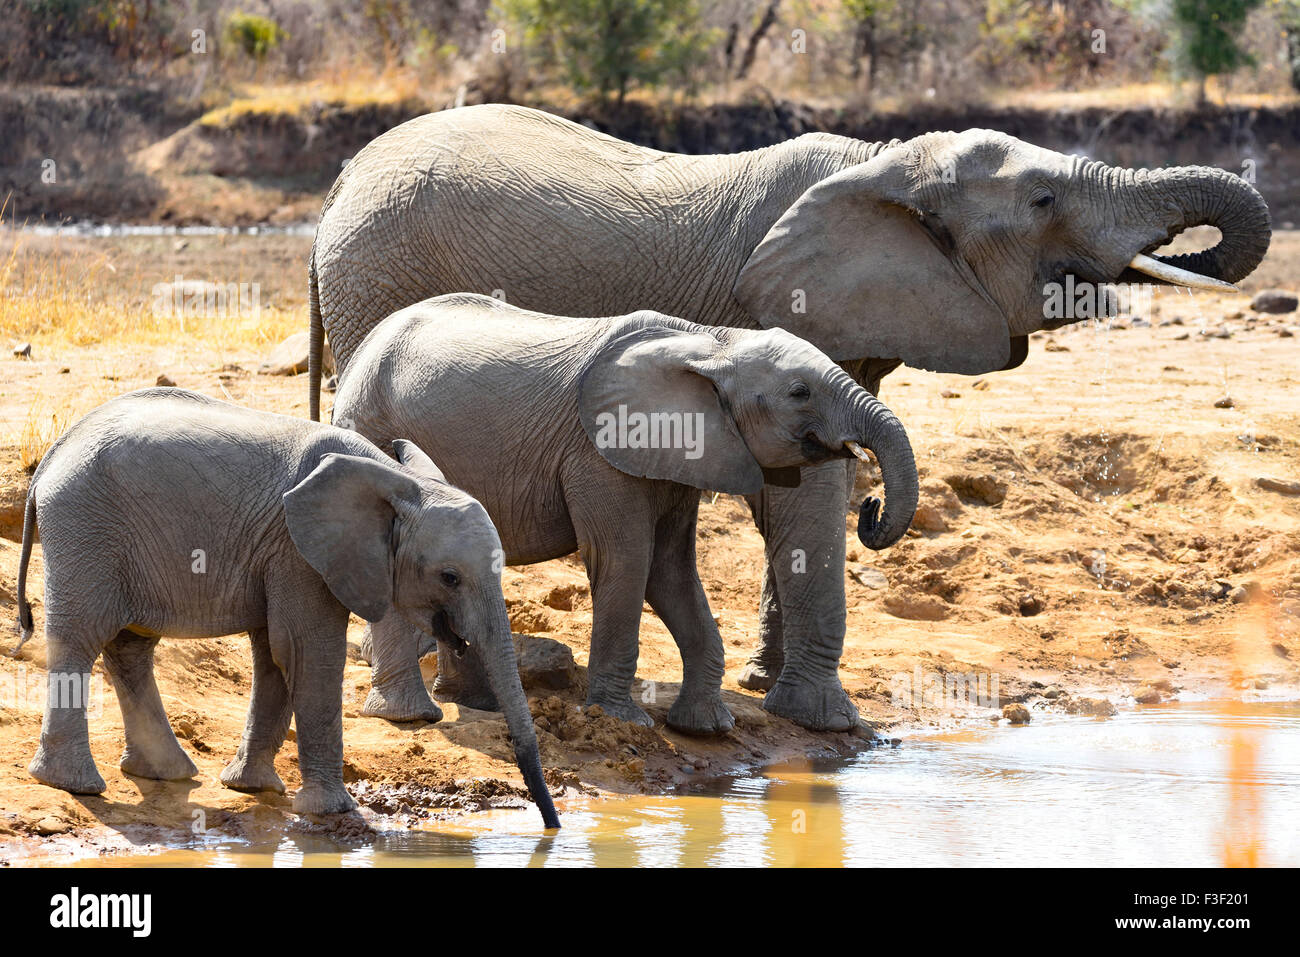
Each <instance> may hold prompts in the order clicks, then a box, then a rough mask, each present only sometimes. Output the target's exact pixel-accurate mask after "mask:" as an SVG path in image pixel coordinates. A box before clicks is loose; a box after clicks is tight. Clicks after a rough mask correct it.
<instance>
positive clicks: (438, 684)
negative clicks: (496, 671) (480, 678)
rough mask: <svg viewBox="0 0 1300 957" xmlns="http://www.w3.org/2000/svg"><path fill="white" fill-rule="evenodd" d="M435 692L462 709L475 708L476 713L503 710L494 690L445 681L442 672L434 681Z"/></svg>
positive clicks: (451, 680) (455, 681) (450, 680)
mask: <svg viewBox="0 0 1300 957" xmlns="http://www.w3.org/2000/svg"><path fill="white" fill-rule="evenodd" d="M440 664H441V663H440ZM433 692H434V694H436V695H438V696H439V697H441V698H442V699H443V700H445V701H454V702H455V703H456V704H458V705H460V706H461V707H462V708H474V709H475V710H476V711H500V710H501V706H500V705H498V704H497V698H496V695H494V694H493V693H492V689H490V688H486V687H481V688H476V687H473V686H470V685H466V684H462V683H461V682H460V681H457V680H455V679H454V678H446V679H444V678H443V676H442V672H441V671H439V672H438V677H436V678H434V679H433Z"/></svg>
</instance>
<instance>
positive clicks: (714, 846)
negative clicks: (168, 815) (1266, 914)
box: [94, 702, 1300, 867]
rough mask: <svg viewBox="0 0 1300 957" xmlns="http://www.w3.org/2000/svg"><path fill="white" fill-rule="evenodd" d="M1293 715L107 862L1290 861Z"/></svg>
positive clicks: (1296, 710) (1294, 835) (1188, 722)
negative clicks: (539, 817)
mask: <svg viewBox="0 0 1300 957" xmlns="http://www.w3.org/2000/svg"><path fill="white" fill-rule="evenodd" d="M1297 808H1300V704H1295V703H1291V704H1287V703H1261V702H1256V703H1250V704H1230V705H1225V704H1222V703H1216V704H1212V705H1211V704H1173V705H1168V706H1160V707H1153V708H1144V709H1141V710H1139V711H1136V712H1129V713H1125V714H1121V715H1119V716H1117V717H1115V718H1112V719H1109V720H1104V721H1103V720H1086V719H1078V718H1073V719H1066V718H1061V717H1053V716H1049V715H1037V716H1036V717H1035V721H1034V723H1033V724H1031V725H1030V726H1028V727H1025V728H1009V727H997V728H989V729H981V730H978V731H967V732H962V733H959V734H944V735H929V736H920V737H915V738H912V739H909V740H908V741H907V742H906V743H905V744H904V746H903V747H902V748H900V749H897V750H878V751H875V752H871V753H867V754H863V755H860V756H858V757H856V758H854V759H852V760H849V761H838V762H823V763H816V762H805V763H801V764H798V765H785V766H780V767H773V768H769V769H768V770H766V771H765V772H764V773H763V774H761V775H754V776H748V777H744V778H739V779H735V780H727V781H715V782H712V783H710V784H708V785H705V786H702V787H700V788H697V789H695V790H693V791H691V792H690V793H687V794H682V795H674V796H663V797H631V798H616V799H610V800H604V801H596V800H587V799H582V800H573V801H568V802H565V803H564V804H563V805H562V808H561V811H562V814H563V816H564V829H563V830H562V831H561V832H560V833H559V834H558V835H557V836H555V837H545V836H543V835H541V834H539V833H538V832H537V829H536V820H535V817H536V815H535V813H534V812H533V811H532V809H531V808H530V809H527V810H520V811H499V812H491V813H487V814H480V815H472V816H470V817H468V818H465V819H462V820H459V821H455V822H451V823H441V824H437V825H431V826H429V827H428V828H425V829H418V830H394V831H389V832H384V833H381V834H380V835H378V837H377V839H376V840H375V841H374V842H373V843H372V844H370V845H367V846H364V847H355V848H340V847H339V846H338V845H336V844H334V843H332V842H331V841H330V840H328V839H326V838H314V837H309V836H302V835H291V836H287V837H284V838H282V839H281V840H280V842H279V843H278V844H277V845H275V846H271V847H266V846H263V847H258V846H247V845H245V846H237V845H227V846H223V847H220V848H217V849H215V850H214V849H207V848H205V849H203V850H178V851H170V852H167V853H165V854H163V855H160V856H155V857H135V858H118V859H104V860H100V861H96V862H94V863H96V864H99V865H104V864H108V865H129V864H153V865H158V864H178V865H179V864H207V865H210V866H217V867H229V866H248V865H253V866H267V865H272V866H286V867H295V866H359V867H370V866H477V867H524V866H605V867H674V866H705V865H724V866H769V865H775V866H800V867H802V866H839V865H853V866H861V865H904V866H906V865H916V866H945V865H972V864H990V865H999V864H1022V865H1046V866H1055V865H1094V866H1096V865H1104V866H1136V865H1156V866H1160V865H1219V864H1222V863H1225V862H1230V863H1239V862H1246V863H1249V862H1258V863H1263V864H1272V865H1283V864H1288V865H1296V864H1300V844H1298V841H1300V837H1298V835H1300V827H1297V814H1298V813H1300V812H1298V811H1297Z"/></svg>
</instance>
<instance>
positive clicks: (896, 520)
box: [852, 388, 917, 550]
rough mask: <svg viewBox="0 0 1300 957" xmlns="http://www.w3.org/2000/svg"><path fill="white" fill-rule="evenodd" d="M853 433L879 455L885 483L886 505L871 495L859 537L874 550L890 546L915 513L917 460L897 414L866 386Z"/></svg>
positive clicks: (860, 522) (858, 403)
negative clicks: (882, 505) (913, 455)
mask: <svg viewBox="0 0 1300 957" xmlns="http://www.w3.org/2000/svg"><path fill="white" fill-rule="evenodd" d="M856 391H857V393H858V395H857V398H856V402H855V405H854V410H853V419H852V421H853V426H852V432H853V433H854V434H856V435H858V436H860V438H858V439H857V441H858V442H859V443H860V444H861V445H864V446H866V447H867V448H869V449H870V450H871V451H872V452H874V453H875V455H876V462H877V463H879V465H880V474H881V477H882V478H883V479H884V482H885V508H884V512H883V514H882V513H881V510H880V500H879V499H876V498H868V499H867V500H866V501H864V502H863V503H862V508H861V509H860V510H859V512H858V540H859V541H861V542H862V544H863V545H866V546H867V548H871V549H877V550H879V549H882V548H888V547H889V546H890V545H892V544H894V542H896V541H898V540H899V539H900V538H902V537H903V533H904V532H906V531H907V527H908V526H909V525H910V524H911V523H912V516H913V514H915V512H916V500H917V480H916V460H915V459H914V458H913V457H912V443H911V442H909V441H908V439H907V432H906V431H905V430H904V429H903V423H901V422H899V421H898V417H897V416H895V415H894V413H893V412H891V411H889V409H888V408H886V407H885V404H884V403H883V402H881V401H880V400H879V399H877V398H876V397H875V396H873V395H872V394H871V393H870V392H868V391H866V390H865V389H861V388H859V389H857V390H856Z"/></svg>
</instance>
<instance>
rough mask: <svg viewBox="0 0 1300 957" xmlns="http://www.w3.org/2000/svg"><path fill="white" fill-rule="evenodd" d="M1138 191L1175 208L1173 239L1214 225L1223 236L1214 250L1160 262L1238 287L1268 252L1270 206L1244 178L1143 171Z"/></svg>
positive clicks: (1136, 181) (1212, 172) (1204, 170)
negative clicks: (1201, 227) (1195, 227)
mask: <svg viewBox="0 0 1300 957" xmlns="http://www.w3.org/2000/svg"><path fill="white" fill-rule="evenodd" d="M1131 186H1132V188H1134V189H1136V190H1139V191H1140V193H1141V194H1142V195H1143V196H1144V197H1146V199H1147V201H1148V202H1150V203H1153V204H1159V205H1162V206H1164V207H1165V208H1170V207H1172V220H1173V221H1172V222H1171V223H1170V224H1169V225H1170V227H1171V228H1170V237H1171V238H1172V236H1174V235H1176V234H1177V233H1179V232H1181V231H1182V230H1184V229H1189V228H1191V227H1192V226H1214V227H1216V228H1217V229H1218V230H1219V232H1220V233H1221V234H1222V238H1221V239H1220V240H1219V242H1218V243H1217V244H1216V245H1214V246H1212V247H1211V248H1209V249H1203V250H1201V251H1200V252H1195V253H1182V254H1179V255H1177V256H1157V257H1155V258H1157V259H1158V260H1159V261H1161V262H1164V263H1168V264H1169V265H1172V266H1176V267H1178V268H1180V269H1186V270H1188V271H1189V272H1193V273H1197V274H1198V275H1202V276H1210V277H1212V278H1214V279H1220V280H1222V281H1224V282H1230V283H1235V282H1238V281H1240V280H1242V279H1244V278H1245V277H1246V276H1248V275H1250V273H1251V272H1252V271H1253V270H1254V268H1255V267H1256V266H1258V265H1259V263H1260V261H1261V260H1262V259H1263V258H1264V254H1265V253H1267V252H1268V243H1269V238H1270V235H1271V227H1270V223H1269V215H1268V206H1267V205H1266V204H1265V202H1264V198H1263V197H1262V196H1260V195H1259V193H1258V192H1257V191H1256V190H1255V188H1254V187H1253V186H1251V185H1250V184H1249V183H1247V182H1246V181H1245V180H1244V179H1242V178H1241V177H1240V176H1234V175H1233V174H1232V173H1229V172H1226V171H1224V170H1221V169H1215V168H1212V167H1205V166H1179V167H1176V168H1172V169H1163V170H1156V171H1154V172H1151V173H1145V174H1144V173H1138V174H1136V175H1135V176H1134V178H1133V180H1132V183H1131Z"/></svg>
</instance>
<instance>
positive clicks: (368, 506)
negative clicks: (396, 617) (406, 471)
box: [283, 453, 419, 621]
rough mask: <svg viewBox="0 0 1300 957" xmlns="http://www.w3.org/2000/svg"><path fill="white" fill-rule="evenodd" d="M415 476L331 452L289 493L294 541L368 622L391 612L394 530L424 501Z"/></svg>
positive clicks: (286, 506) (289, 519)
mask: <svg viewBox="0 0 1300 957" xmlns="http://www.w3.org/2000/svg"><path fill="white" fill-rule="evenodd" d="M418 496H419V491H418V487H417V485H416V483H415V480H414V479H412V478H411V477H410V476H409V475H403V474H402V473H401V472H400V471H398V470H397V469H395V468H392V467H390V466H387V465H384V464H382V463H380V462H375V461H372V460H371V459H367V458H363V457H361V456H358V455H340V454H338V453H330V454H328V455H326V456H324V457H323V458H322V459H321V460H320V464H318V465H317V466H316V468H315V470H313V471H312V473H311V474H310V475H308V476H307V477H306V478H305V479H303V480H302V481H301V482H299V483H298V484H297V485H295V486H294V487H293V488H291V489H290V490H289V491H287V492H285V493H284V498H283V501H284V517H285V522H286V523H287V524H288V526H289V537H290V538H292V539H293V543H294V545H296V546H297V548H298V552H299V553H300V554H301V555H302V557H303V558H305V559H306V560H307V564H309V565H311V567H312V568H314V569H316V571H317V572H319V573H320V576H321V578H323V579H324V580H325V584H326V585H327V586H328V587H329V590H330V591H331V592H333V594H334V597H335V598H337V599H338V600H339V602H341V603H342V604H343V606H344V607H346V608H347V609H348V610H349V611H351V612H354V613H356V614H357V615H359V616H360V617H362V618H364V619H365V620H366V621H379V620H380V619H381V618H383V617H384V616H385V615H387V614H388V612H389V611H390V610H391V608H392V605H393V525H394V519H395V518H396V516H397V509H398V507H399V504H400V503H403V502H411V503H414V502H416V501H418Z"/></svg>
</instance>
